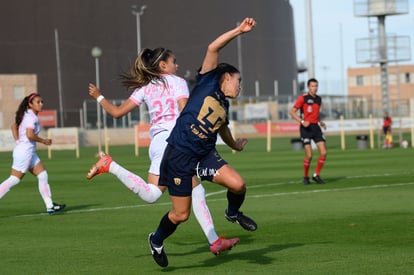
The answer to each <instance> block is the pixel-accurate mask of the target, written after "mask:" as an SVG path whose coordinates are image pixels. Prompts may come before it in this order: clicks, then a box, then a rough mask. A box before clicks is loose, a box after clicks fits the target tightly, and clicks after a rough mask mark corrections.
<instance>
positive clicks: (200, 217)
mask: <svg viewBox="0 0 414 275" xmlns="http://www.w3.org/2000/svg"><path fill="white" fill-rule="evenodd" d="M191 197H192V205H193V212H194V215H195V216H196V218H197V221H198V223H199V224H200V226H201V229H203V232H204V235H206V237H207V239H208V242H209V243H210V244H212V243H214V242H215V241H216V240H217V239H218V236H217V233H216V230H215V229H214V223H213V218H212V217H211V214H210V210H209V209H208V206H207V203H206V193H205V190H204V187H203V186H202V185H201V184H199V185H197V186H196V187H194V188H193V191H192V193H191Z"/></svg>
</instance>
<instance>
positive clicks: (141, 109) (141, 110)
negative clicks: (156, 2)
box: [132, 5, 147, 124]
mask: <svg viewBox="0 0 414 275" xmlns="http://www.w3.org/2000/svg"><path fill="white" fill-rule="evenodd" d="M146 8H147V6H146V5H142V6H141V7H140V8H139V10H138V6H137V5H132V15H134V16H135V17H136V21H137V56H138V55H139V54H140V52H141V15H143V14H144V11H145V9H146ZM143 118H144V104H141V105H140V106H139V123H140V124H141V123H143Z"/></svg>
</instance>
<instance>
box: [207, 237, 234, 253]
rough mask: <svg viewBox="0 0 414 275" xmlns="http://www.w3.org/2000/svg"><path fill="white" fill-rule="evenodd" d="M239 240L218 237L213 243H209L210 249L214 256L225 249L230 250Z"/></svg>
mask: <svg viewBox="0 0 414 275" xmlns="http://www.w3.org/2000/svg"><path fill="white" fill-rule="evenodd" d="M239 241H240V239H239V238H233V239H229V240H227V239H224V238H221V237H220V238H218V239H217V240H216V241H215V242H214V243H212V244H210V251H211V253H213V254H214V255H216V256H217V255H220V254H221V253H222V252H223V251H225V250H231V249H232V248H233V246H235V245H236V244H237V243H238V242H239Z"/></svg>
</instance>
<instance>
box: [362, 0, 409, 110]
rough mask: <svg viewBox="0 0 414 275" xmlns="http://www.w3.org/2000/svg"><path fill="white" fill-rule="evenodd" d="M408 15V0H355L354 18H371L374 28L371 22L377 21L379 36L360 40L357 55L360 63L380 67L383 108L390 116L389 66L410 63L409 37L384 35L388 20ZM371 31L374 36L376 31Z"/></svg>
mask: <svg viewBox="0 0 414 275" xmlns="http://www.w3.org/2000/svg"><path fill="white" fill-rule="evenodd" d="M407 13H408V0H354V15H355V16H357V17H368V20H369V21H368V22H369V23H370V24H375V22H373V21H371V20H370V19H371V18H374V17H377V35H374V34H373V35H370V37H368V38H361V39H357V41H356V54H357V57H356V59H357V62H358V63H370V64H373V63H379V64H380V69H381V90H382V108H383V111H384V112H388V108H389V105H388V104H389V85H388V62H397V61H407V60H410V59H411V57H410V52H409V51H404V49H407V48H408V49H409V46H408V47H407V45H409V44H410V40H409V37H405V36H395V35H394V36H387V35H386V32H385V17H386V16H387V15H400V14H407ZM370 31H371V32H372V33H374V32H373V31H375V30H374V29H371V26H370Z"/></svg>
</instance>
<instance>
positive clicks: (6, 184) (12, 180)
mask: <svg viewBox="0 0 414 275" xmlns="http://www.w3.org/2000/svg"><path fill="white" fill-rule="evenodd" d="M19 182H20V179H19V178H18V177H16V176H12V175H10V177H9V178H8V179H6V180H5V181H3V182H2V183H1V184H0V199H1V198H2V197H3V196H4V195H6V194H7V192H9V191H10V189H11V188H12V187H13V186H15V185H17V184H18V183H19Z"/></svg>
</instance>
